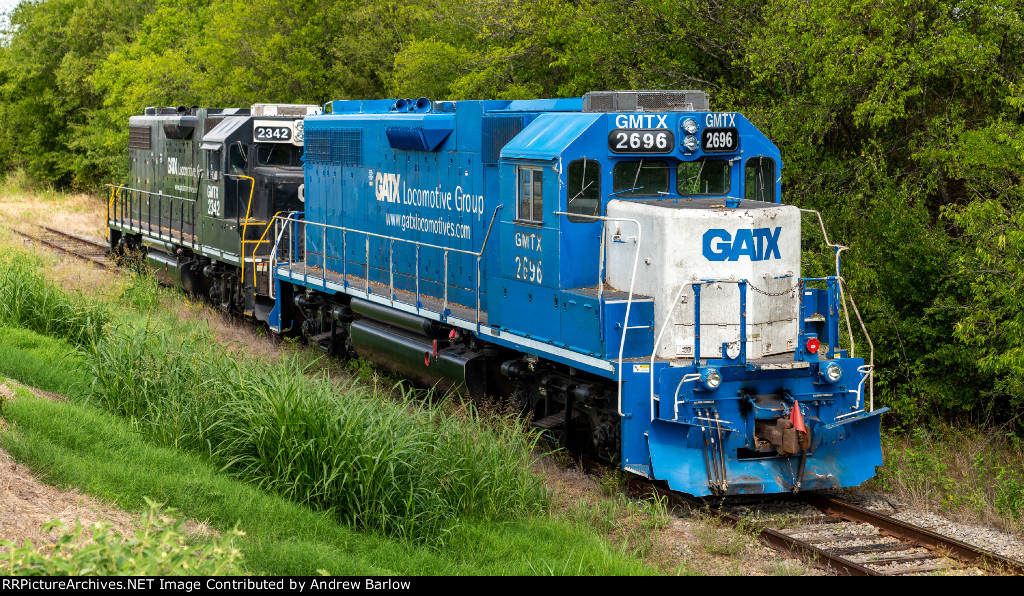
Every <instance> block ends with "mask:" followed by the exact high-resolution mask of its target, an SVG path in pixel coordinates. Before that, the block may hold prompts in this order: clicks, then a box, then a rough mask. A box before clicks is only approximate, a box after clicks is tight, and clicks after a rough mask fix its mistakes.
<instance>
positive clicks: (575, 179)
mask: <svg viewBox="0 0 1024 596" xmlns="http://www.w3.org/2000/svg"><path fill="white" fill-rule="evenodd" d="M567 178H568V179H567V180H566V196H567V203H568V204H567V205H566V211H567V212H569V213H575V214H579V215H600V214H601V164H600V163H598V162H597V160H594V159H580V160H576V161H574V162H572V163H570V164H569V172H568V177H567ZM569 221H571V222H577V223H579V222H589V221H594V220H593V219H592V218H589V217H573V216H572V215H570V216H569Z"/></svg>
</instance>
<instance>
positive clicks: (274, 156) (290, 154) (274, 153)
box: [256, 144, 297, 166]
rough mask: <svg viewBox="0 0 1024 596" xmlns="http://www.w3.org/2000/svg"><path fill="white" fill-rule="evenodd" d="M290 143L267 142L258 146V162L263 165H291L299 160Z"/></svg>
mask: <svg viewBox="0 0 1024 596" xmlns="http://www.w3.org/2000/svg"><path fill="white" fill-rule="evenodd" d="M294 153H295V152H294V150H293V148H292V147H291V146H289V145H281V144H265V145H257V146H256V163H257V164H258V165H261V166H290V165H294V164H295V163H296V162H297V160H296V158H295V155H294Z"/></svg>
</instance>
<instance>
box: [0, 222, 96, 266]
mask: <svg viewBox="0 0 1024 596" xmlns="http://www.w3.org/2000/svg"><path fill="white" fill-rule="evenodd" d="M39 227H40V228H41V229H43V230H46V231H47V232H50V233H53V234H57V235H59V236H61V237H63V238H67V239H69V240H71V241H72V242H74V243H77V245H78V246H83V245H84V246H89V247H90V248H92V249H96V248H99V249H103V250H104V251H106V247H105V246H103V245H102V244H98V243H95V242H92V241H90V240H85V239H83V238H78V237H75V236H71V235H70V234H65V233H64V232H59V231H57V230H53V229H51V228H47V227H45V226H39ZM7 229H9V230H10V231H11V232H14V233H15V234H17V235H18V236H21V237H22V238H26V239H28V240H32V241H34V242H38V243H40V244H42V245H44V246H47V247H49V248H52V249H54V250H58V251H60V252H62V253H64V254H67V255H70V256H72V257H75V258H78V259H81V260H83V261H88V262H89V263H92V264H93V265H95V266H97V267H100V268H102V269H114V268H116V266H115V265H114V263H113V262H111V261H110V259H108V258H107V257H106V255H102V256H101V255H92V256H90V255H86V254H82V253H79V252H75V251H74V250H71V248H70V247H68V246H62V245H60V244H57V243H55V242H52V241H51V240H47V239H46V238H41V237H39V236H33V235H31V234H26V233H25V232H22V231H19V230H15V229H14V228H7Z"/></svg>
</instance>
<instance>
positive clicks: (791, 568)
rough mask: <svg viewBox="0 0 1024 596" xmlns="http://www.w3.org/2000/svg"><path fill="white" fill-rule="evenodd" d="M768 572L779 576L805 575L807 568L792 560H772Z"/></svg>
mask: <svg viewBox="0 0 1024 596" xmlns="http://www.w3.org/2000/svg"><path fill="white" fill-rule="evenodd" d="M767 571H768V573H769V574H771V575H774V576H777V577H791V576H796V575H804V574H805V573H807V569H806V568H804V567H803V566H802V565H800V564H798V563H794V562H792V561H772V562H770V563H768V569H767Z"/></svg>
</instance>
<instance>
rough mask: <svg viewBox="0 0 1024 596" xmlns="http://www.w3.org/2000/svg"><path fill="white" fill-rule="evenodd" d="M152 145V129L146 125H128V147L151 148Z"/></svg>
mask: <svg viewBox="0 0 1024 596" xmlns="http://www.w3.org/2000/svg"><path fill="white" fill-rule="evenodd" d="M152 146H153V139H152V129H150V128H149V127H148V126H129V127H128V148H129V149H151V148H152Z"/></svg>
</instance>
